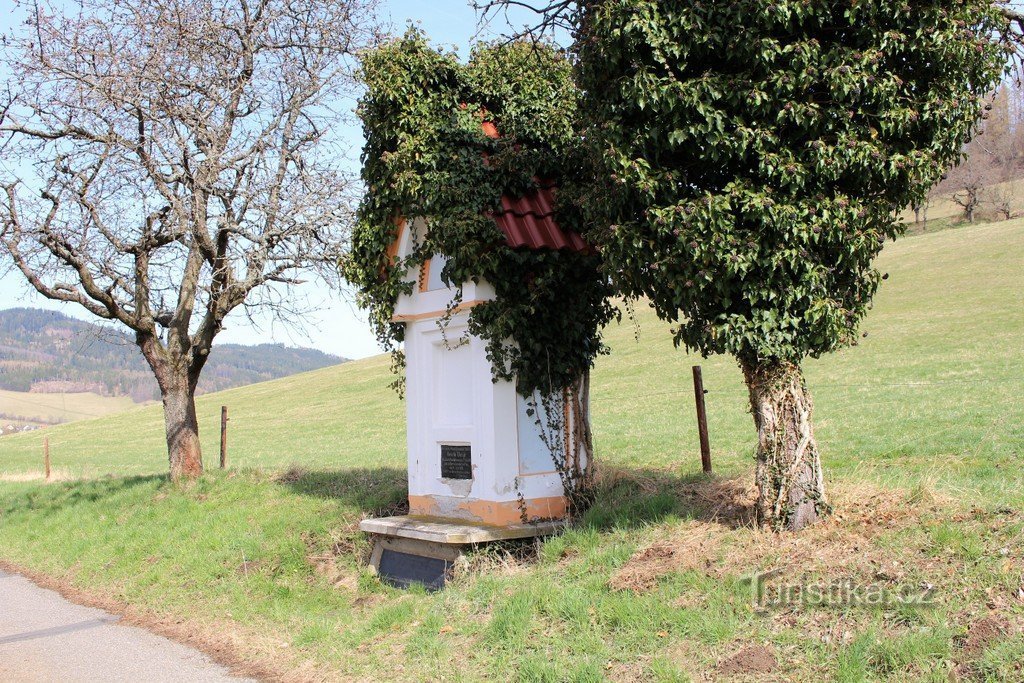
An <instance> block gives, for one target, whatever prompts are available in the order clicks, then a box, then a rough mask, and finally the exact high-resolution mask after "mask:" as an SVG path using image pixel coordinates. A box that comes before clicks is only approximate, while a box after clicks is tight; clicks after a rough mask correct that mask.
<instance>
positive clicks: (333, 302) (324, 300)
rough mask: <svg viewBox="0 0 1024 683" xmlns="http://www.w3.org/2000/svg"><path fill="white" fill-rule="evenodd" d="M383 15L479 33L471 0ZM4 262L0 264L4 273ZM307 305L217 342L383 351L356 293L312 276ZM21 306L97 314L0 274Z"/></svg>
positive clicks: (403, 3) (439, 38) (0, 17)
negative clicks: (300, 314)
mask: <svg viewBox="0 0 1024 683" xmlns="http://www.w3.org/2000/svg"><path fill="white" fill-rule="evenodd" d="M3 4H4V5H6V6H7V9H0V32H3V33H6V32H8V31H9V30H10V29H11V28H13V27H14V26H15V25H16V24H17V23H18V22H19V21H20V17H19V16H18V14H17V13H16V11H15V10H14V9H10V4H8V3H3ZM382 12H383V17H384V19H385V20H386V21H387V22H388V23H389V24H390V25H391V30H392V32H394V33H401V32H402V31H404V29H405V25H406V24H407V23H408V22H410V21H412V22H417V23H418V25H419V26H420V28H422V29H423V30H424V31H425V32H426V33H427V35H428V36H430V37H431V39H432V40H433V41H434V42H436V43H439V44H442V45H446V46H455V47H457V48H458V49H459V51H460V53H461V54H462V55H465V54H466V53H467V51H468V47H469V45H470V44H471V42H472V41H473V39H474V37H475V36H476V35H477V33H478V22H477V13H476V11H475V10H474V9H473V8H472V6H471V5H470V3H469V2H468V0H384V1H383V2H382ZM504 26H505V25H504V24H503V23H502V21H501V20H498V21H495V22H492V25H491V26H490V27H489V28H488V27H484V28H483V29H482V30H480V31H479V33H480V37H481V38H484V39H486V38H490V37H495V36H497V35H500V34H501V33H502V29H503V28H504ZM347 125H349V126H351V128H352V130H351V131H348V132H346V133H344V134H343V136H344V137H345V138H347V139H352V140H353V141H354V142H355V144H354V145H353V148H352V150H351V152H350V158H349V159H345V160H339V163H343V164H344V165H346V166H347V165H355V164H356V163H358V162H357V160H358V155H359V148H360V147H361V143H362V133H361V130H360V129H359V127H358V123H356V122H354V121H353V122H351V123H349V124H347ZM2 269H3V266H2V264H0V273H2ZM295 294H296V296H297V297H298V298H299V300H300V302H301V303H302V304H303V308H306V309H310V310H311V312H310V313H309V314H307V315H306V316H304V319H303V321H302V322H301V323H299V324H296V325H291V326H285V325H282V324H281V323H274V322H273V321H271V320H269V319H257V321H256V323H255V324H253V323H251V322H250V321H249V320H247V319H246V317H245V316H244V315H242V314H241V312H240V311H239V312H236V313H233V314H232V315H230V316H229V317H228V319H227V320H226V321H225V327H224V330H223V331H222V332H221V333H220V335H218V337H217V342H218V343H236V344H260V343H283V344H287V345H289V346H310V347H313V348H317V349H320V350H321V351H325V352H327V353H331V354H334V355H337V356H343V357H346V358H363V357H366V356H371V355H374V354H376V353H380V348H379V347H378V346H377V343H376V340H375V339H374V336H373V333H372V332H371V331H370V328H369V326H368V325H367V323H366V315H365V313H363V312H362V311H359V310H357V308H356V307H355V305H354V304H353V303H352V302H351V296H347V297H346V296H344V295H343V294H342V293H340V292H334V291H329V290H325V289H324V288H323V287H322V286H321V285H319V284H318V283H315V282H310V283H308V284H306V285H300V286H299V287H298V288H297V291H296V292H295ZM16 306H32V307H38V308H49V309H55V310H59V311H62V312H64V313H66V314H67V315H73V316H75V317H80V318H84V319H92V318H91V317H90V316H89V314H88V313H86V312H85V311H84V310H83V309H81V308H79V307H78V306H76V305H74V304H65V303H60V302H54V301H50V300H48V299H46V298H44V297H43V296H41V295H39V294H38V293H36V292H35V290H33V289H32V288H31V287H29V286H28V284H27V283H26V282H25V280H24V277H23V276H22V275H21V274H20V273H8V274H6V275H0V310H2V309H6V308H12V307H16Z"/></svg>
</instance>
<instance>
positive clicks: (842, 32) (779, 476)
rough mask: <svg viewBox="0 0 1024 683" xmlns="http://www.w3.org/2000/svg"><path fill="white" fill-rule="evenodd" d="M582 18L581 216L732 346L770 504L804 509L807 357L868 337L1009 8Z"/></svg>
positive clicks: (785, 8) (942, 3)
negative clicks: (882, 289)
mask: <svg viewBox="0 0 1024 683" xmlns="http://www.w3.org/2000/svg"><path fill="white" fill-rule="evenodd" d="M549 9H550V8H549ZM568 16H569V17H570V18H571V19H572V20H573V21H574V22H576V34H575V39H576V40H575V45H574V51H575V56H576V58H577V67H578V68H577V77H578V83H577V85H578V87H579V88H580V90H581V92H582V93H583V95H582V100H581V104H580V107H579V111H580V114H581V118H582V120H583V122H584V123H583V125H582V126H581V131H582V132H583V133H584V136H583V141H584V146H585V148H586V158H587V159H588V162H589V163H588V164H587V165H586V166H585V167H583V168H582V170H581V172H580V175H579V177H578V181H577V182H576V183H574V189H573V190H572V194H573V200H574V203H575V205H576V207H577V208H578V210H579V214H580V215H579V220H580V225H581V226H582V228H583V229H584V230H585V233H586V235H587V238H588V239H589V240H590V241H591V243H592V244H596V245H598V246H599V247H600V249H601V252H602V256H603V258H604V261H605V267H606V269H607V272H608V274H609V276H610V277H611V278H612V280H613V282H614V284H615V285H616V287H617V289H618V291H619V292H621V293H622V294H624V295H626V296H631V297H645V298H647V299H649V301H650V302H651V304H652V305H653V306H654V308H655V309H656V310H657V312H658V314H659V315H660V316H661V317H662V318H664V319H666V320H669V321H672V322H674V323H676V325H675V327H674V335H675V341H676V343H677V344H681V345H685V346H686V347H687V348H689V349H693V350H696V351H699V352H701V353H702V354H705V355H707V354H713V353H730V354H733V355H734V356H735V357H736V358H737V359H738V360H739V362H740V365H741V367H742V368H743V371H744V374H745V377H746V380H747V383H748V386H749V388H750V397H751V407H752V412H753V414H754V419H755V424H756V426H757V428H758V434H759V445H758V471H757V480H758V485H759V491H760V496H759V501H758V510H759V513H760V515H761V517H762V519H764V520H765V521H767V522H769V523H771V524H773V525H776V526H783V525H786V526H789V527H790V528H794V529H795V528H799V527H801V526H803V525H805V524H807V523H810V522H812V521H814V520H815V519H816V518H817V516H818V515H819V514H821V513H822V512H823V511H825V510H827V504H826V499H825V493H824V483H823V474H822V469H821V463H820V456H819V454H818V450H817V446H816V444H815V440H814V433H813V428H812V425H811V420H810V415H811V401H810V397H809V395H808V394H807V392H806V388H805V385H804V382H803V378H802V373H801V370H800V367H799V364H800V362H801V361H802V360H803V359H804V358H805V357H807V356H818V355H821V354H824V353H828V352H831V351H835V350H837V349H839V348H841V347H843V346H845V345H849V344H852V343H855V340H856V335H857V329H858V325H859V323H860V322H861V320H862V319H863V317H864V315H865V313H866V311H867V310H868V308H869V307H870V304H871V300H872V296H873V295H874V293H875V291H876V289H877V287H878V284H879V280H880V275H879V273H878V271H877V270H876V269H875V268H874V267H873V265H872V261H873V259H874V258H875V257H876V256H877V255H878V253H879V252H880V251H881V249H882V247H883V245H884V243H885V241H886V240H887V239H891V238H894V237H896V236H897V235H898V234H900V232H902V230H903V224H902V222H901V221H900V219H899V212H900V211H901V210H902V209H903V208H904V207H906V206H908V205H911V204H914V203H916V202H918V201H920V200H921V199H922V198H923V197H924V196H925V194H926V193H927V191H928V189H929V188H930V187H932V186H933V185H934V184H935V183H936V182H937V181H938V180H939V178H940V177H941V175H942V174H943V173H944V172H945V171H946V170H947V169H948V168H949V167H950V166H951V165H953V164H954V163H955V162H956V161H957V160H958V158H959V156H960V153H961V149H962V148H963V145H964V143H965V142H966V141H967V140H968V139H969V138H970V137H971V135H972V134H973V133H974V131H975V128H976V125H977V123H978V121H979V119H980V118H981V116H982V112H983V105H984V98H985V96H986V95H987V94H988V93H990V92H991V90H992V88H993V87H994V86H995V85H996V83H997V82H998V81H999V78H1000V76H1001V74H1002V73H1003V71H1004V68H1005V65H1006V63H1007V59H1008V47H1007V45H1006V44H1004V42H1003V40H1002V38H1001V37H1000V36H1001V34H1002V33H1003V32H1005V31H1006V24H1007V19H1006V17H1005V16H1004V15H1003V14H1002V13H1001V11H1000V10H999V9H997V8H994V7H992V6H991V5H990V3H989V0H915V1H914V2H909V1H905V0H896V1H893V0H854V1H853V2H849V1H848V2H835V1H834V0H731V1H729V2H706V1H699V2H698V1H694V0H685V1H683V0H596V1H594V2H587V3H580V7H579V11H578V12H576V13H575V14H569V15H568Z"/></svg>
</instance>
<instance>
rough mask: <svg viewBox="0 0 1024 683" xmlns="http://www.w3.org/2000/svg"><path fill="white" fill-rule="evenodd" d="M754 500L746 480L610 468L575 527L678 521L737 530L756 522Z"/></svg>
mask: <svg viewBox="0 0 1024 683" xmlns="http://www.w3.org/2000/svg"><path fill="white" fill-rule="evenodd" d="M754 500H755V493H754V491H753V487H752V486H751V485H750V482H748V481H747V480H746V479H739V478H719V477H708V476H705V475H703V474H698V475H693V474H689V475H681V474H678V473H676V472H673V471H672V470H661V469H631V468H611V467H606V468H605V469H603V470H601V471H600V474H599V476H598V482H597V495H596V497H595V500H594V503H593V505H591V506H590V508H589V509H588V510H587V511H586V512H584V513H583V514H582V515H581V516H580V518H579V520H578V522H577V523H578V525H579V526H581V527H583V528H590V529H595V530H598V531H604V530H608V529H633V528H637V527H641V526H645V525H648V524H653V523H657V522H660V521H661V520H663V519H665V518H667V517H679V518H681V519H694V520H701V521H706V522H714V523H718V524H722V525H724V526H727V527H729V528H732V529H735V528H740V527H746V526H751V525H752V524H753V522H754Z"/></svg>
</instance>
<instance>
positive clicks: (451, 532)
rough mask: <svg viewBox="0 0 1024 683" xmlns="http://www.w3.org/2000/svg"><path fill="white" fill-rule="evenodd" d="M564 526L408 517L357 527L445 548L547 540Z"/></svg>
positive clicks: (561, 523)
mask: <svg viewBox="0 0 1024 683" xmlns="http://www.w3.org/2000/svg"><path fill="white" fill-rule="evenodd" d="M564 526H565V522H564V521H562V520H556V521H548V522H537V523H536V524H515V525H512V526H490V525H487V524H474V523H472V522H466V521H461V520H452V519H445V518H442V517H419V516H412V515H402V516H398V517H381V518H379V519H364V520H363V521H362V522H360V523H359V528H360V530H362V531H365V532H366V533H369V534H379V535H381V536H389V537H398V538H412V539H416V540H419V541H430V542H433V543H443V544H446V545H471V544H474V543H489V542H491V541H507V540H511V539H515V538H533V537H536V536H547V535H550V534H553V533H555V532H557V531H559V530H560V529H562V527H564Z"/></svg>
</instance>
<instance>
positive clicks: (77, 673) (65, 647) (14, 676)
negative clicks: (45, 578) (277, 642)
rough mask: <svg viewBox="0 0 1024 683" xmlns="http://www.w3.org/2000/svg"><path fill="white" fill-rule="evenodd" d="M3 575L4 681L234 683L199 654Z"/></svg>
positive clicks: (0, 652)
mask: <svg viewBox="0 0 1024 683" xmlns="http://www.w3.org/2000/svg"><path fill="white" fill-rule="evenodd" d="M117 620H118V617H116V616H114V615H112V614H108V613H107V612H104V611H103V610H98V609H93V608H91V607H82V606H81V605H76V604H74V603H72V602H69V601H67V600H65V599H64V598H63V597H61V596H60V595H59V594H57V593H55V592H53V591H50V590H46V589H43V588H39V587H38V586H36V585H35V584H34V583H32V582H31V581H29V580H28V579H26V578H24V577H21V576H17V575H15V574H7V573H5V572H3V571H0V681H5V682H7V681H11V682H14V681H17V682H21V681H33V682H35V681H62V682H77V681H97V682H99V681H103V683H112V682H114V681H132V682H133V683H134V682H136V681H146V682H147V683H150V682H157V681H231V682H232V683H239V681H241V680H243V679H239V678H234V677H232V676H231V675H230V674H229V672H228V670H227V669H225V668H224V667H222V666H220V665H218V664H216V663H215V662H213V661H212V660H211V659H210V658H209V657H207V656H206V655H204V654H202V653H201V652H199V651H198V650H195V649H193V648H190V647H187V646H185V645H181V644H179V643H175V642H174V641H172V640H168V639H167V638H163V637H161V636H157V635H154V634H152V633H150V632H149V631H146V630H144V629H141V628H135V627H134V626H125V625H122V624H118V623H117Z"/></svg>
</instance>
